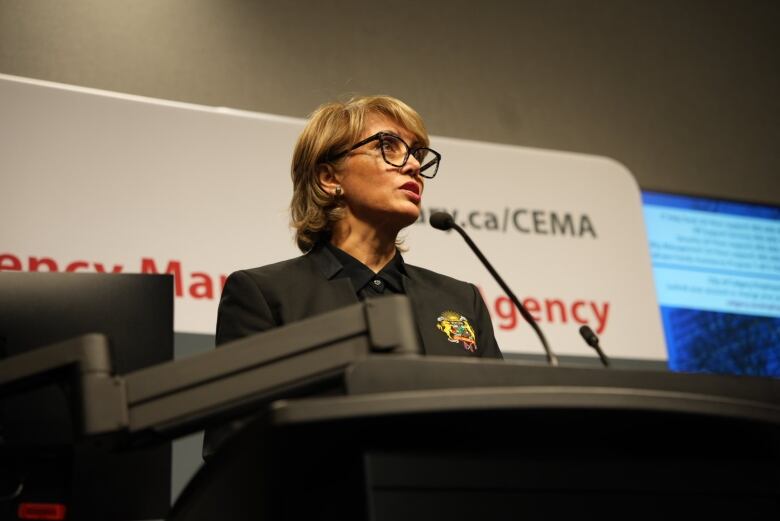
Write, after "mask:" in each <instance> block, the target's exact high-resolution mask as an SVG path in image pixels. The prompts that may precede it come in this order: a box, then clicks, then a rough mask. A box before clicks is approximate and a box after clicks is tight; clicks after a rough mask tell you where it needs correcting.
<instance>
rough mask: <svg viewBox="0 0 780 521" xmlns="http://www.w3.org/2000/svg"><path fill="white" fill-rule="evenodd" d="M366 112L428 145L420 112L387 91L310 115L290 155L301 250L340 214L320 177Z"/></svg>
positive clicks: (354, 136) (353, 138)
mask: <svg viewBox="0 0 780 521" xmlns="http://www.w3.org/2000/svg"><path fill="white" fill-rule="evenodd" d="M370 114H380V115H383V116H387V117H389V118H392V119H393V120H394V121H396V122H397V123H398V124H399V125H401V126H403V127H404V128H405V129H406V130H408V131H409V132H411V133H412V134H414V136H415V138H416V144H418V146H428V132H427V131H426V130H425V125H424V124H423V121H422V118H421V117H420V115H419V114H418V113H417V112H416V111H415V110H414V109H413V108H411V107H410V106H409V105H407V104H406V103H404V102H403V101H401V100H399V99H396V98H393V97H390V96H362V97H356V98H352V99H350V100H349V101H347V102H344V103H342V102H333V103H326V104H324V105H321V106H319V107H318V108H317V109H316V110H315V111H314V112H312V114H311V116H310V117H309V122H308V123H307V124H306V128H304V129H303V132H301V135H300V136H298V142H297V143H296V145H295V151H294V152H293V158H292V168H291V174H292V182H293V196H292V201H291V203H290V216H291V225H292V227H293V228H295V242H296V243H297V245H298V248H300V250H301V251H302V252H304V253H305V252H307V251H309V250H310V249H311V248H312V247H313V246H314V245H315V244H316V243H317V242H318V241H320V240H322V239H324V238H326V237H328V236H329V235H330V231H331V229H332V226H333V223H335V222H336V221H338V220H339V219H341V218H342V217H343V215H344V211H343V205H342V204H341V202H340V200H339V198H337V197H334V196H332V195H331V194H329V193H328V192H326V191H325V190H323V188H322V186H320V183H319V177H318V173H319V171H320V169H321V168H322V167H323V166H325V165H330V166H331V167H333V168H335V169H337V168H338V167H340V166H341V164H342V163H343V161H344V160H345V157H346V156H341V157H338V158H337V159H334V156H337V155H338V154H339V153H341V152H344V151H345V150H347V149H348V148H349V147H351V146H352V145H354V144H355V143H356V142H358V141H359V139H360V135H361V134H362V133H363V131H364V129H365V120H366V117H367V116H368V115H370Z"/></svg>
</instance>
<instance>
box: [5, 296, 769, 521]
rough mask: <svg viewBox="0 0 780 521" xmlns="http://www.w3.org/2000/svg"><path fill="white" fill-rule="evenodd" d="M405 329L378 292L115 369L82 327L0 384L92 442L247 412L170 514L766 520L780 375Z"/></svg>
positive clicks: (113, 441) (410, 519)
mask: <svg viewBox="0 0 780 521" xmlns="http://www.w3.org/2000/svg"><path fill="white" fill-rule="evenodd" d="M414 331H415V327H414V320H413V317H412V314H411V308H410V307H409V305H408V301H407V300H406V299H405V298H404V297H397V296H396V297H388V298H384V299H373V300H369V301H368V302H365V303H362V304H355V305H353V306H350V307H347V308H344V309H341V310H336V311H333V312H330V313H328V314H324V315H320V316H318V317H312V318H310V319H307V320H304V321H301V322H298V323H295V324H289V325H286V326H283V327H280V328H277V329H274V330H271V331H268V332H265V333H261V334H258V335H254V336H252V337H248V338H245V339H242V340H238V341H236V342H233V343H231V344H226V345H225V346H223V347H221V348H220V349H217V350H215V351H214V352H210V353H204V354H203V355H198V356H193V357H190V358H187V359H183V360H180V361H173V362H167V363H164V364H159V365H155V366H152V367H148V368H144V369H141V370H138V371H135V372H131V373H129V374H126V375H116V374H114V372H113V370H112V367H111V363H110V356H109V355H110V351H109V345H108V341H107V339H106V338H105V337H104V336H101V335H88V336H85V337H82V338H78V339H73V340H69V341H64V342H62V343H60V344H57V345H51V346H49V347H45V348H41V349H38V350H35V351H32V352H29V353H26V354H23V355H18V356H15V357H10V358H8V359H6V360H4V361H2V362H0V397H4V396H6V395H9V394H12V393H15V392H19V391H20V390H22V389H31V388H34V387H35V386H38V385H40V384H41V383H51V382H55V383H57V385H61V386H63V388H64V389H66V390H67V391H68V393H67V395H68V396H69V397H70V398H71V399H72V401H73V404H72V412H73V418H74V421H73V424H74V426H77V428H78V432H76V433H74V434H75V435H74V439H75V440H76V444H77V445H78V447H79V448H89V450H103V451H119V452H121V451H124V450H131V449H132V448H134V447H139V446H153V445H155V444H159V443H163V442H165V441H167V440H169V439H171V438H174V437H177V436H180V435H183V434H187V433H189V432H194V431H196V430H199V429H202V428H204V427H209V426H215V425H218V424H223V423H225V422H227V421H234V420H235V419H236V418H245V419H246V418H248V419H247V420H245V421H243V422H242V423H243V427H242V428H241V429H238V430H236V431H235V433H234V434H233V435H232V436H230V437H228V438H227V439H225V440H224V442H223V444H222V445H221V448H220V449H219V450H218V451H217V452H216V453H215V454H214V455H213V456H212V457H211V458H210V459H209V461H208V463H206V464H204V465H203V466H202V468H201V469H200V470H199V472H198V473H197V474H196V476H195V477H194V478H193V479H192V481H191V482H190V483H189V484H188V486H187V488H186V489H185V491H184V492H183V493H182V494H181V496H180V497H179V500H178V501H177V503H176V505H174V507H173V509H172V510H171V512H170V515H169V516H167V517H168V518H169V519H171V520H176V521H196V520H223V519H230V520H242V519H252V520H258V519H261V520H285V519H295V520H297V519H312V518H316V519H339V520H358V519H359V520H367V519H370V520H373V521H383V520H399V519H400V520H402V521H414V520H418V519H426V520H428V519H447V520H466V519H468V520H474V519H477V520H478V521H487V520H498V519H502V520H503V519H526V518H527V519H571V518H572V517H575V516H576V517H577V518H580V517H585V518H604V517H620V518H621V519H625V518H636V517H653V518H659V517H669V516H674V517H678V515H679V516H682V515H688V516H691V517H693V516H696V518H701V517H704V516H713V517H715V516H717V517H718V518H721V517H723V516H724V515H730V516H734V517H736V518H739V519H746V518H761V519H768V518H774V517H776V514H777V512H778V504H779V502H780V380H774V379H769V378H752V377H751V378H748V377H729V376H715V375H685V374H674V373H668V372H657V371H634V370H604V369H591V368H577V367H547V366H542V365H529V364H519V363H513V362H508V361H503V362H502V361H483V360H472V359H460V358H457V359H454V358H434V357H422V356H420V355H419V346H418V345H417V338H416V335H415V333H414ZM248 414H249V416H247V415H248ZM6 448H7V449H8V450H14V449H15V447H12V446H8V447H6ZM76 485H77V484H74V488H77V487H76ZM71 506H72V510H71V511H72V512H74V516H75V518H78V519H87V518H95V519H105V518H106V517H105V516H103V517H101V516H100V512H94V513H93V512H90V515H89V516H87V515H84V514H83V513H85V512H86V509H85V507H84V505H80V504H78V501H75V500H74V503H73V504H72V505H71ZM79 512H80V513H82V514H79V515H75V513H79ZM92 514H94V516H93V515H92Z"/></svg>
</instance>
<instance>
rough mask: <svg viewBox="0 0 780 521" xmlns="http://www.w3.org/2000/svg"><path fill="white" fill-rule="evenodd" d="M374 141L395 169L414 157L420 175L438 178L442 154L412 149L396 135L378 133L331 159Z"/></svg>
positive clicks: (384, 157) (416, 148) (423, 148)
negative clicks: (418, 166) (418, 165)
mask: <svg viewBox="0 0 780 521" xmlns="http://www.w3.org/2000/svg"><path fill="white" fill-rule="evenodd" d="M372 141H379V148H380V150H381V151H382V159H384V160H385V163H387V164H388V165H391V166H395V167H402V166H404V165H405V164H406V162H407V161H409V156H414V158H415V159H416V160H417V162H418V163H420V175H421V176H423V177H427V178H428V179H433V178H434V177H436V172H438V171H439V163H440V162H441V154H439V153H438V152H436V151H435V150H433V149H431V148H428V147H414V148H412V147H410V146H409V145H407V144H406V142H405V141H404V140H403V139H401V138H400V137H398V136H396V135H395V134H390V133H388V132H377V133H376V134H374V135H373V136H370V137H367V138H366V139H364V140H363V141H361V142H359V143H355V144H354V145H352V148H350V149H348V150H345V151H344V152H339V153H338V154H336V155H333V156H331V157H330V158H331V159H338V158H340V157H343V156H345V155H347V154H348V153H350V152H352V151H353V150H355V149H356V148H360V147H362V146H363V145H365V144H367V143H371V142H372Z"/></svg>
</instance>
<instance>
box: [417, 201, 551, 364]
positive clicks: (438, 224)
mask: <svg viewBox="0 0 780 521" xmlns="http://www.w3.org/2000/svg"><path fill="white" fill-rule="evenodd" d="M428 221H429V222H430V223H431V226H433V227H434V228H436V229H437V230H444V231H447V230H455V231H456V232H458V233H459V234H460V236H461V237H463V240H464V241H466V244H468V245H469V248H471V250H472V251H473V252H474V254H475V255H476V256H477V257H478V258H479V260H480V261H481V262H482V264H483V265H484V266H485V268H487V270H488V271H489V272H490V274H491V275H492V276H493V278H494V279H496V282H498V285H499V286H501V289H503V290H504V293H506V294H507V296H508V297H509V299H510V300H511V301H512V302H513V303H514V304H515V306H517V309H518V310H520V314H521V315H522V316H523V318H524V319H525V321H526V322H528V324H530V326H531V327H532V328H533V330H534V331H535V332H536V336H538V337H539V340H540V341H541V342H542V347H544V352H545V354H546V355H547V363H548V364H550V365H552V366H557V365H558V357H556V356H555V354H554V353H553V352H552V349H550V346H549V345H548V344H547V339H546V338H545V337H544V333H542V330H541V329H539V325H538V324H537V323H536V320H534V317H532V316H531V314H530V313H529V312H528V310H527V309H525V306H523V304H522V303H520V300H519V299H518V298H517V296H515V294H514V292H513V291H512V290H511V289H509V286H507V285H506V282H504V279H502V278H501V276H500V275H499V274H498V272H497V271H496V270H495V269H494V268H493V265H492V264H490V262H489V261H488V260H487V258H485V256H484V255H482V252H481V251H479V248H477V245H476V244H474V241H472V240H471V237H469V236H468V234H467V233H466V232H465V231H464V230H463V228H461V227H460V226H458V225H457V223H456V222H455V219H453V218H452V215H450V214H448V213H447V212H435V213H433V214H431V217H430V218H429V220H428Z"/></svg>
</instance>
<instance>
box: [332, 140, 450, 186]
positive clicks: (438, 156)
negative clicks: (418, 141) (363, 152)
mask: <svg viewBox="0 0 780 521" xmlns="http://www.w3.org/2000/svg"><path fill="white" fill-rule="evenodd" d="M385 136H390V137H392V138H395V139H397V140H398V141H400V142H401V143H403V144H404V146H405V147H406V155H405V156H404V160H403V161H401V164H400V165H396V164H394V163H391V162H390V161H388V159H387V157H385V150H384V148H383V147H381V150H382V159H383V160H384V162H385V163H387V164H388V165H390V166H394V167H396V168H401V167H402V166H404V165H405V164H406V163H407V162H408V161H409V156H411V155H413V154H414V153H415V152H417V151H418V150H427V151H428V152H430V153H432V154H433V155H434V156H436V160H435V161H433V160H431V161H429V162H428V166H426V167H425V168H423V165H420V175H421V176H422V177H424V178H426V179H433V178H434V177H436V174H437V173H438V172H439V168H438V165H440V164H441V154H440V153H438V152H436V151H435V150H434V149H432V148H428V147H414V148H412V147H410V146H409V145H408V144H407V143H406V141H404V140H403V139H402V138H401V136H397V135H395V134H392V133H390V132H384V131H380V132H377V133H376V134H374V135H372V136H369V137H367V138H366V139H364V140H363V141H359V142H357V143H355V144H354V145H352V147H351V148H348V149H347V150H345V151H343V152H339V153H338V154H335V155H333V156H330V159H331V160H335V159H339V158H341V157H344V156H345V155H347V154H349V153H350V152H352V151H353V150H356V149H358V148H360V147H362V146H363V145H367V144H368V143H371V142H372V141H381V140H382V139H384V137H385ZM415 159H416V158H415ZM434 165H436V170H435V171H434V173H433V175H430V176H429V175H425V174H424V173H423V172H424V171H425V170H428V169H429V168H430V167H431V166H434Z"/></svg>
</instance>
